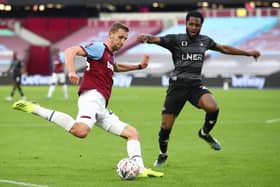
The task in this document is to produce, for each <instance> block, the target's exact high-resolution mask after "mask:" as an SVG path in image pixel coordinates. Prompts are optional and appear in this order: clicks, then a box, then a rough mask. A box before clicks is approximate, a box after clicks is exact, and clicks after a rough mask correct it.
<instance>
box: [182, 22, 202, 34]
mask: <svg viewBox="0 0 280 187" xmlns="http://www.w3.org/2000/svg"><path fill="white" fill-rule="evenodd" d="M201 26H202V24H201V19H200V18H197V17H190V18H189V20H188V21H187V23H186V29H187V33H188V35H189V36H190V37H191V38H194V37H196V36H197V35H198V34H199V33H200V29H201Z"/></svg>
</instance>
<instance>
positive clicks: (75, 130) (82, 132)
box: [70, 123, 90, 138]
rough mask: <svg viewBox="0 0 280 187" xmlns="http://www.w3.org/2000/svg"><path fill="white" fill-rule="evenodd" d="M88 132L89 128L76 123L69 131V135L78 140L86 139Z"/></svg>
mask: <svg viewBox="0 0 280 187" xmlns="http://www.w3.org/2000/svg"><path fill="white" fill-rule="evenodd" d="M89 132H90V128H89V127H88V126H87V125H85V124H81V123H76V124H75V125H74V126H73V127H72V128H71V129H70V133H71V134H73V135H74V136H76V137H78V138H86V137H87V135H88V134H89Z"/></svg>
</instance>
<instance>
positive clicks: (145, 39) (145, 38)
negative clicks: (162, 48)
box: [137, 34, 160, 44]
mask: <svg viewBox="0 0 280 187" xmlns="http://www.w3.org/2000/svg"><path fill="white" fill-rule="evenodd" d="M137 41H138V42H140V43H154V44H159V43H160V37H158V36H153V35H150V34H140V35H139V36H138V37H137Z"/></svg>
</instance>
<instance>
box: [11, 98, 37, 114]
mask: <svg viewBox="0 0 280 187" xmlns="http://www.w3.org/2000/svg"><path fill="white" fill-rule="evenodd" d="M36 106H38V104H34V103H32V102H29V101H24V100H19V101H17V102H15V103H14V104H13V105H12V108H13V109H15V110H20V111H23V112H27V113H32V112H33V111H34V108H35V107H36Z"/></svg>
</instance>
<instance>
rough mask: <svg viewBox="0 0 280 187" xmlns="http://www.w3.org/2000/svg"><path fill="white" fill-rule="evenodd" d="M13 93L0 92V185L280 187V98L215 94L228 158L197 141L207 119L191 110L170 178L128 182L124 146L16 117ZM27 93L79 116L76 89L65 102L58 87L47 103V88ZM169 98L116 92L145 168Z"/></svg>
mask: <svg viewBox="0 0 280 187" xmlns="http://www.w3.org/2000/svg"><path fill="white" fill-rule="evenodd" d="M10 89H11V87H8V86H1V87H0V98H1V100H0V114H1V118H0V180H4V179H5V180H13V181H20V182H26V183H33V184H41V185H47V186H49V187H78V186H81V187H91V186H92V187H93V186H95V187H102V186H106V187H111V186H112V187H118V186H122V187H124V186H134V187H138V186H139V187H140V186H153V187H163V186H166V187H173V186H174V187H175V186H176V187H177V186H178V187H181V186H192V187H196V186H197V187H199V186H208V187H212V186H213V187H214V186H215V187H219V186H221V187H224V186H227V187H228V186H238V187H240V186H246V187H248V186H254V187H263V186H266V187H272V186H275V187H276V186H279V172H280V169H279V168H280V160H279V158H280V149H279V142H280V136H279V132H280V105H279V104H280V90H254V89H231V90H229V91H224V90H221V89H211V91H212V92H213V93H214V95H215V97H216V99H217V101H218V103H219V106H220V109H221V110H220V116H219V120H218V123H217V125H216V127H215V129H214V131H213V135H214V136H215V137H216V138H217V139H218V140H219V141H220V142H221V144H222V150H221V151H220V152H216V151H213V150H211V149H210V148H209V146H208V145H207V144H206V143H205V142H203V141H202V140H200V139H199V138H198V136H197V131H198V129H199V128H200V127H201V126H202V122H203V119H204V112H202V111H200V110H198V109H195V108H194V107H192V106H191V105H190V104H189V103H188V104H187V105H186V106H185V108H184V110H183V111H182V112H181V114H180V116H179V117H178V119H177V121H176V124H175V126H174V128H173V132H172V135H171V138H170V143H169V160H168V163H167V165H165V166H164V167H162V168H156V169H158V170H160V171H163V172H164V173H165V176H164V177H163V178H147V179H137V180H134V181H122V180H120V178H119V177H118V176H117V174H116V172H115V166H116V164H117V162H118V161H119V160H120V159H122V158H124V157H126V142H125V141H124V140H122V139H121V138H119V137H117V136H112V135H110V134H108V133H105V132H104V131H102V130H100V129H99V128H97V127H95V128H93V130H92V132H91V133H90V134H89V136H88V137H87V138H86V139H77V138H75V137H73V136H72V135H70V134H68V133H66V132H64V130H63V129H62V128H59V127H58V126H55V125H53V124H51V123H49V122H48V121H46V120H43V119H41V118H39V117H36V116H32V115H30V114H26V113H23V112H20V111H14V110H12V109H11V105H12V103H10V102H6V101H5V100H4V98H5V97H6V96H7V95H8V94H9V92H10ZM23 89H24V91H25V93H26V96H27V98H28V99H29V100H36V101H38V102H39V103H40V104H41V105H42V106H46V107H49V108H54V109H56V110H59V111H63V112H67V113H69V114H70V115H72V116H74V117H75V116H76V112H77V107H76V101H77V96H76V89H77V87H75V86H70V87H69V92H70V99H69V100H67V101H64V100H63V99H62V98H63V96H62V91H61V88H60V87H58V88H57V90H56V92H55V94H54V97H53V99H50V100H47V99H45V98H44V96H45V95H46V93H47V90H48V88H47V87H46V86H38V87H31V86H25V87H23ZM164 96H165V88H161V87H131V88H114V90H113V95H112V99H111V101H110V105H109V108H110V109H112V110H113V111H114V112H115V113H116V114H117V115H118V116H119V117H120V118H121V119H122V120H123V121H126V122H129V123H131V124H133V125H134V126H135V127H136V128H137V129H138V130H139V132H140V135H141V141H142V153H143V157H144V161H145V165H146V166H147V167H152V164H153V162H154V160H155V159H156V157H157V154H158V151H159V150H158V143H157V139H158V135H157V134H158V130H159V126H160V119H161V116H160V111H161V108H162V104H163V100H164ZM267 120H272V121H267ZM273 120H274V121H273ZM0 186H5V187H10V186H11V187H12V186H15V185H14V184H6V183H1V182H0Z"/></svg>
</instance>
